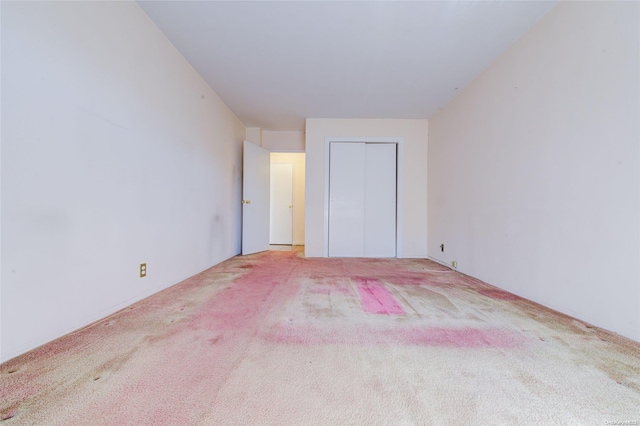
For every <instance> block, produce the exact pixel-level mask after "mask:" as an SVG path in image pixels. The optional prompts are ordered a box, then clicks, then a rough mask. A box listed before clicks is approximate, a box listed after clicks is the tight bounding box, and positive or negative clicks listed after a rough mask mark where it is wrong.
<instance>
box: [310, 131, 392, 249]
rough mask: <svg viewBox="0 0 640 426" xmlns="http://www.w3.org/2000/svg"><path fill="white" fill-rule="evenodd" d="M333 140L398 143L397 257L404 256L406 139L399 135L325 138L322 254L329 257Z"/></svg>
mask: <svg viewBox="0 0 640 426" xmlns="http://www.w3.org/2000/svg"><path fill="white" fill-rule="evenodd" d="M332 142H342V143H394V144H396V147H397V151H396V258H402V220H403V214H402V213H403V202H402V186H403V185H402V174H403V161H404V155H403V152H404V139H403V138H397V137H385V138H380V137H376V138H374V137H340V136H327V137H325V138H324V224H323V248H322V256H323V257H329V171H330V164H329V162H330V160H331V158H330V155H329V147H330V146H331V143H332Z"/></svg>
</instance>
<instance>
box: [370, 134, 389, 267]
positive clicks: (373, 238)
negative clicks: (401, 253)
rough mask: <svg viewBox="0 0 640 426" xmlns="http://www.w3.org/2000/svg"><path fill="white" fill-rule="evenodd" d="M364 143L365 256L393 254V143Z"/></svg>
mask: <svg viewBox="0 0 640 426" xmlns="http://www.w3.org/2000/svg"><path fill="white" fill-rule="evenodd" d="M365 147H366V148H365V180H364V181H365V187H364V257H395V256H396V144H389V143H384V144H381V143H368V144H366V145H365Z"/></svg>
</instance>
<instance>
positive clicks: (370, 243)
mask: <svg viewBox="0 0 640 426" xmlns="http://www.w3.org/2000/svg"><path fill="white" fill-rule="evenodd" d="M329 162H330V163H329V256H331V257H395V256H396V144H379V143H364V142H359V143H341V142H332V143H331V145H330V147H329Z"/></svg>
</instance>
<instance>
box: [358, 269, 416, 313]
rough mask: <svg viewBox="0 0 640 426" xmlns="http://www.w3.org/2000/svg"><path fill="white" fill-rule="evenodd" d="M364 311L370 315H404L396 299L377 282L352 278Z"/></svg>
mask: <svg viewBox="0 0 640 426" xmlns="http://www.w3.org/2000/svg"><path fill="white" fill-rule="evenodd" d="M354 281H355V282H356V285H357V287H358V293H359V294H360V301H361V302H362V307H363V308H364V310H365V311H366V312H368V313H370V314H385V315H404V314H405V311H404V309H402V307H401V306H400V305H398V302H396V299H395V298H394V297H393V296H392V295H391V293H389V290H387V289H386V288H385V287H384V286H383V285H382V284H380V281H379V280H376V279H372V278H354Z"/></svg>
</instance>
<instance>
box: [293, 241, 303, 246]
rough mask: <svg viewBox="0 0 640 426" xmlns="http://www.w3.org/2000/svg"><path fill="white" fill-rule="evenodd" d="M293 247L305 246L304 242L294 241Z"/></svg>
mask: <svg viewBox="0 0 640 426" xmlns="http://www.w3.org/2000/svg"><path fill="white" fill-rule="evenodd" d="M293 245H294V246H303V245H304V241H294V242H293Z"/></svg>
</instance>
